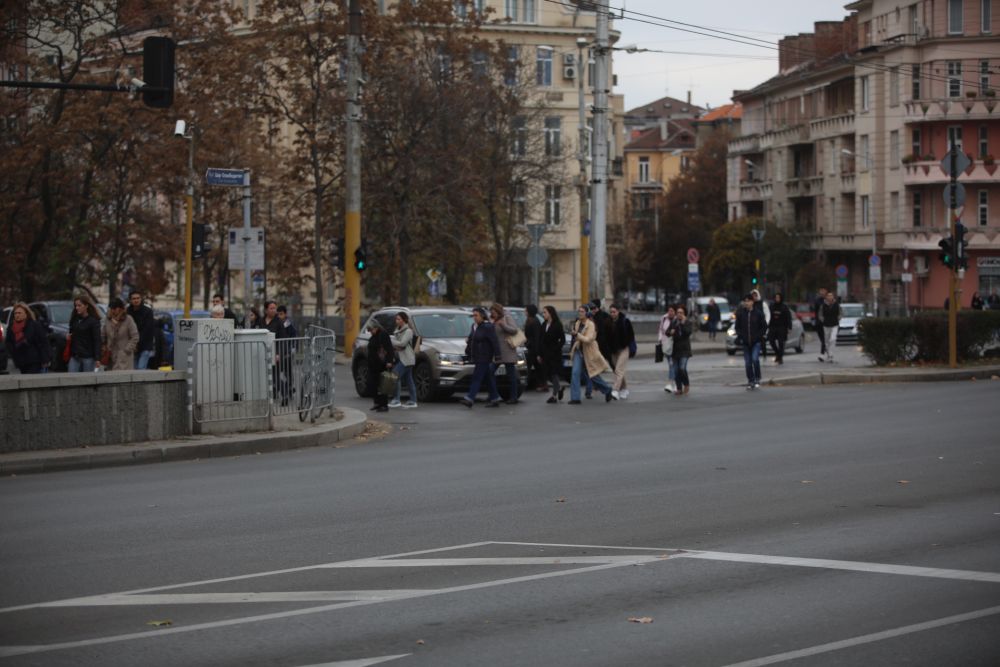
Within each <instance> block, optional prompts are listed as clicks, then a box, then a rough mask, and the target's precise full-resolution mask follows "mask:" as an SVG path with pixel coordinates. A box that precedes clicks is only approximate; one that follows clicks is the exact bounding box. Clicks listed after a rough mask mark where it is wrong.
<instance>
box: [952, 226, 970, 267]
mask: <svg viewBox="0 0 1000 667" xmlns="http://www.w3.org/2000/svg"><path fill="white" fill-rule="evenodd" d="M966 231H968V230H967V229H966V227H965V225H963V224H962V221H961V220H959V221H958V222H956V223H955V268H957V269H967V268H969V254H968V253H967V252H966V248H968V247H969V242H968V241H966V240H965V232H966Z"/></svg>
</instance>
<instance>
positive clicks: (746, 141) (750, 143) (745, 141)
mask: <svg viewBox="0 0 1000 667" xmlns="http://www.w3.org/2000/svg"><path fill="white" fill-rule="evenodd" d="M729 152H730V154H733V155H745V154H747V153H759V152H760V135H759V134H751V135H749V136H746V137H737V138H736V139H733V140H732V141H730V142H729Z"/></svg>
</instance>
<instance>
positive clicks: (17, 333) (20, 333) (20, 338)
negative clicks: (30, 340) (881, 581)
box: [10, 320, 28, 345]
mask: <svg viewBox="0 0 1000 667" xmlns="http://www.w3.org/2000/svg"><path fill="white" fill-rule="evenodd" d="M27 327H28V320H25V321H23V322H18V321H17V320H15V321H14V323H13V324H11V325H10V328H11V330H12V331H13V332H14V345H20V344H21V343H23V342H24V330H25V329H26V328H27Z"/></svg>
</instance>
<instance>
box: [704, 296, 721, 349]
mask: <svg viewBox="0 0 1000 667" xmlns="http://www.w3.org/2000/svg"><path fill="white" fill-rule="evenodd" d="M705 314H706V315H708V339H709V340H715V334H717V333H718V332H719V322H720V321H721V320H722V310H721V309H720V308H719V304H717V303H716V302H715V299H709V300H708V305H707V306H705Z"/></svg>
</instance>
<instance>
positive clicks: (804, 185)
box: [785, 175, 823, 198]
mask: <svg viewBox="0 0 1000 667" xmlns="http://www.w3.org/2000/svg"><path fill="white" fill-rule="evenodd" d="M822 194H823V176H822V175H811V176H798V177H795V178H789V179H787V180H786V181H785V195H786V196H788V197H791V198H794V197H816V196H819V195H822Z"/></svg>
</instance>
